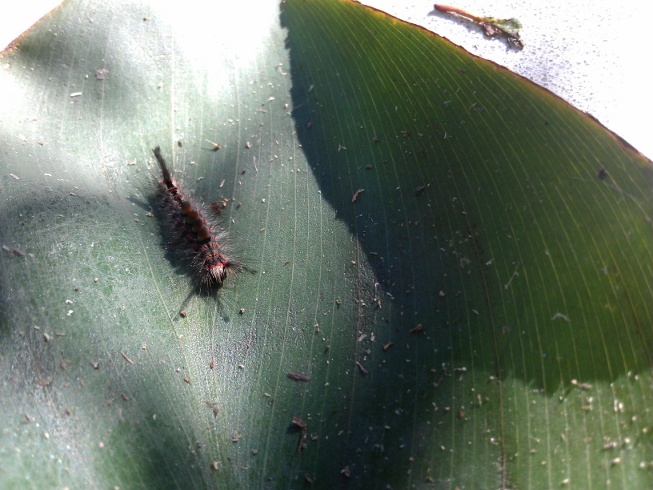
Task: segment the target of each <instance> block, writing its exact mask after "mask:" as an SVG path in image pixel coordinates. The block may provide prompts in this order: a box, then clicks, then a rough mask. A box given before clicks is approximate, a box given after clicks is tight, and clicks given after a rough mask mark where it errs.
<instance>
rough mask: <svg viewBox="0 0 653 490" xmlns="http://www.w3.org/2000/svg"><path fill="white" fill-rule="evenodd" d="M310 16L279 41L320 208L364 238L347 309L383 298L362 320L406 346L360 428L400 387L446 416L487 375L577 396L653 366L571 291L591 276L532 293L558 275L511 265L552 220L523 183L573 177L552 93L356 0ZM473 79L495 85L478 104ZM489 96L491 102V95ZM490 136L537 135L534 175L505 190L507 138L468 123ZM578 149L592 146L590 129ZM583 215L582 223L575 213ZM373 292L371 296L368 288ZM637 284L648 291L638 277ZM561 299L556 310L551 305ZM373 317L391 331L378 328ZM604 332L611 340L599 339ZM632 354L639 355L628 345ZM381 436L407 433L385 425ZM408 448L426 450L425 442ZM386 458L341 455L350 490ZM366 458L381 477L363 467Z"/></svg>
mask: <svg viewBox="0 0 653 490" xmlns="http://www.w3.org/2000/svg"><path fill="white" fill-rule="evenodd" d="M308 9H309V7H306V6H305V5H304V4H302V3H301V2H289V3H287V4H285V5H283V6H282V12H281V16H280V20H281V24H282V26H283V27H284V28H285V29H287V33H288V37H287V39H286V46H287V48H288V50H289V54H290V60H291V66H290V69H289V72H290V74H291V76H292V88H291V95H292V101H293V107H294V110H293V111H292V117H293V119H294V121H295V127H296V132H297V137H298V138H299V141H300V143H301V146H302V149H303V152H304V155H305V156H306V158H307V159H308V163H309V165H310V167H311V169H312V171H313V174H314V176H315V178H316V179H317V181H318V183H319V186H320V189H321V192H322V197H323V198H324V199H325V200H326V201H328V202H329V203H330V205H331V206H333V208H334V209H335V211H336V215H337V217H338V219H340V220H342V221H343V222H344V223H346V224H347V226H348V227H349V230H350V231H351V233H352V234H353V235H354V236H355V237H356V238H357V240H358V241H359V242H360V244H361V245H362V248H363V250H364V251H365V254H366V259H367V262H368V263H369V264H370V265H371V267H372V276H373V277H374V280H373V281H372V282H370V283H368V284H366V285H364V286H363V287H362V290H361V291H359V295H360V296H359V297H358V298H357V300H359V301H370V300H373V299H374V298H382V303H383V310H382V312H380V313H378V314H374V313H371V312H369V314H368V316H367V317H366V320H365V321H368V322H370V324H371V325H372V327H373V329H374V331H375V332H376V333H377V335H379V332H380V336H381V337H382V338H387V339H388V341H390V342H392V344H393V345H395V346H396V345H401V346H409V347H410V351H408V352H407V351H406V350H402V351H400V350H399V349H394V350H393V348H388V350H387V352H385V353H384V354H383V355H382V358H381V360H380V361H379V364H378V365H379V366H381V367H380V370H381V373H380V374H381V375H380V376H378V377H376V378H375V379H376V380H377V381H371V380H369V379H368V380H366V381H363V383H367V385H366V387H367V390H366V391H365V393H367V396H368V398H364V397H361V396H360V395H359V397H358V399H357V403H360V405H357V408H356V409H352V411H354V412H355V414H354V415H352V416H353V417H354V418H355V419H356V422H355V423H353V426H354V427H361V428H367V427H379V426H381V427H382V426H383V425H384V424H387V420H388V412H392V410H393V409H394V408H395V407H396V406H397V405H394V404H392V403H390V404H389V406H386V405H383V403H385V402H383V401H381V400H385V401H386V402H387V401H388V400H392V399H395V400H396V399H399V398H400V395H399V393H400V392H416V393H417V395H416V396H415V400H414V405H410V404H409V409H412V410H415V411H416V412H421V411H424V413H429V409H431V408H432V405H443V404H448V405H450V404H451V400H452V398H451V397H452V392H453V391H454V390H455V383H454V382H453V379H456V378H459V379H462V378H464V377H465V376H466V374H465V373H470V372H476V373H477V376H478V373H482V375H484V376H486V379H485V380H484V383H483V389H482V391H484V392H485V393H492V392H493V390H495V389H498V388H497V387H498V383H499V382H500V380H503V379H505V377H506V376H507V375H508V374H510V375H512V376H515V377H517V378H519V379H522V380H523V381H524V382H525V383H526V384H528V385H531V386H532V387H533V388H534V389H537V390H539V391H540V392H541V393H543V394H547V395H551V394H553V393H554V392H556V390H557V389H558V388H559V387H560V386H562V385H564V386H567V387H569V388H570V389H571V388H574V387H575V386H576V385H572V380H582V381H589V382H594V381H598V380H610V381H612V380H614V379H616V378H617V377H619V376H622V375H624V374H625V370H624V369H623V367H624V366H626V365H627V366H629V368H630V369H631V370H632V372H641V371H642V370H645V369H648V368H650V366H651V352H653V338H652V336H651V332H650V331H649V332H647V331H646V329H645V328H644V327H643V326H642V325H641V324H640V323H641V322H640V321H639V320H635V321H633V322H632V324H631V325H630V326H629V329H630V331H628V332H626V333H623V334H624V337H621V339H620V335H622V332H620V331H619V327H617V325H618V324H619V320H618V319H616V316H615V317H614V318H613V317H611V316H610V315H599V316H597V317H593V313H592V312H591V311H588V310H586V309H584V308H586V306H585V305H587V304H589V303H591V300H590V299H589V298H580V299H579V297H578V295H582V294H586V293H587V291H584V288H585V287H587V284H588V283H587V282H581V281H579V282H577V283H567V282H565V283H563V284H561V285H560V288H559V290H557V291H551V290H544V289H542V290H540V288H539V281H543V283H544V284H551V283H553V281H554V277H553V276H552V274H551V265H549V264H547V263H546V262H543V261H538V262H534V261H533V259H524V260H522V259H521V255H520V248H519V246H518V242H519V241H521V242H523V243H527V242H528V240H530V237H532V236H537V237H540V235H539V234H540V233H543V232H542V231H541V230H540V228H539V226H542V223H544V221H545V220H546V219H547V216H550V215H551V214H553V213H555V212H557V211H556V203H548V202H547V203H546V205H545V206H542V205H541V203H542V202H544V201H541V200H540V198H539V197H538V195H537V192H539V189H540V188H539V187H538V186H537V185H536V184H533V185H532V187H533V189H532V190H531V189H530V187H531V185H530V184H527V187H526V189H524V188H523V187H521V186H522V185H524V182H531V179H535V181H537V179H541V181H542V182H547V183H548V182H550V181H551V179H552V177H553V176H555V177H556V178H559V176H560V174H565V173H569V169H570V168H571V166H572V163H571V162H566V161H565V162H560V161H559V160H560V159H558V161H556V154H555V152H553V151H551V148H550V145H549V143H548V142H549V141H550V138H552V137H553V134H554V133H551V134H548V133H547V131H549V130H550V129H551V126H552V124H550V123H549V118H550V119H551V120H553V119H555V118H556V116H555V111H556V110H560V109H559V108H555V107H554V108H548V109H547V105H551V102H550V100H549V97H548V94H541V95H543V97H542V98H541V99H539V100H536V99H535V98H534V97H531V98H528V96H527V95H526V94H525V89H524V87H526V86H527V85H528V83H527V82H525V81H518V83H515V84H513V82H512V80H513V79H514V78H515V77H514V75H510V77H511V81H510V82H506V79H505V78H503V77H501V76H498V74H497V73H498V72H501V70H500V69H498V70H497V68H496V67H495V66H493V65H492V64H490V63H488V62H485V61H482V60H478V59H475V58H473V57H471V56H468V55H467V54H466V53H464V52H462V51H457V50H453V48H452V47H451V46H450V45H449V44H448V43H447V42H444V41H442V40H438V39H437V38H436V37H435V36H433V35H432V34H425V33H424V32H420V31H419V30H418V29H417V28H415V27H414V26H406V25H403V24H402V23H398V22H395V21H394V20H391V19H389V17H388V16H386V15H385V14H382V13H378V12H376V13H373V14H371V15H370V14H369V13H367V12H366V13H361V11H362V9H360V8H359V7H358V6H353V5H352V6H351V8H350V7H348V6H346V7H343V8H342V9H341V10H339V17H338V19H337V21H336V20H335V19H333V18H329V17H328V16H329V14H328V13H325V10H327V9H321V8H319V7H317V6H315V5H314V6H313V8H312V10H310V13H308ZM334 10H335V9H334ZM309 19H310V20H309ZM377 22H378V23H377ZM424 36H430V37H432V39H433V43H427V44H428V45H429V49H430V51H425V50H424V44H420V43H418V42H415V41H414V38H417V37H419V38H420V39H421V38H423V37H424ZM396 46H401V49H400V50H398V49H395V47H396ZM450 60H453V63H451V62H450ZM452 68H453V69H452ZM520 83H521V84H523V87H522V86H521V85H519V84H520ZM484 85H488V86H491V87H493V88H491V89H489V93H488V94H485V95H486V99H480V97H481V96H480V89H481V88H483V86H484ZM485 90H487V88H486V89H485ZM493 93H494V94H501V96H500V97H497V98H494V97H493ZM520 104H529V105H532V106H533V112H534V113H538V114H546V116H545V117H546V118H547V119H546V121H543V120H541V119H536V120H534V119H532V118H531V117H530V116H527V117H525V118H523V119H519V118H521V117H522V116H520V115H519V114H518V113H517V112H516V111H514V110H513V106H514V105H520ZM455 107H457V109H455ZM461 107H462V109H461ZM454 109H455V110H454ZM563 110H568V111H570V112H572V111H573V110H572V109H570V108H568V107H564V106H563ZM538 111H541V112H538ZM574 112H575V111H574ZM579 117H582V116H579ZM517 120H519V122H518V123H517V122H516V121H517ZM488 121H491V122H489V123H488ZM502 121H503V122H502ZM545 122H546V124H545ZM487 124H492V125H493V126H494V127H497V125H500V124H505V128H504V129H503V130H502V131H503V133H504V134H506V135H509V134H513V133H515V132H516V128H519V130H525V131H528V132H529V133H530V134H533V135H538V136H537V137H534V138H533V142H532V144H533V146H534V148H536V150H535V152H534V153H533V155H534V156H535V158H538V159H542V161H543V162H546V164H544V163H539V164H538V165H539V167H534V166H529V167H528V168H530V167H533V169H532V170H533V173H532V174H531V175H530V176H528V175H526V176H524V179H516V180H511V178H510V176H509V175H508V176H507V175H506V170H505V169H507V168H511V166H513V167H514V166H516V165H521V161H519V160H517V161H509V160H508V159H509V158H510V157H509V156H506V155H505V153H504V152H503V151H502V148H501V145H502V144H505V145H509V144H510V138H509V137H507V138H506V140H505V141H503V140H502V141H493V138H494V136H493V135H490V136H487V137H486V135H485V134H484V133H483V132H482V130H481V129H479V128H484V127H486V125H487ZM514 124H516V126H514ZM579 125H581V126H582V123H580V122H579ZM579 138H588V139H590V140H591V139H592V138H593V136H592V135H589V134H587V133H584V134H582V135H580V136H579ZM606 138H607V139H609V135H607V134H606ZM468 154H469V155H468ZM478 155H482V156H483V157H482V158H479V156H478ZM529 157H530V156H523V158H524V159H526V158H529ZM575 157H577V160H575V164H577V165H578V167H579V168H581V169H582V170H581V171H585V170H586V169H590V170H591V173H595V170H594V168H595V163H594V162H593V157H592V155H588V154H586V153H585V152H584V150H583V149H581V148H580V145H579V147H578V151H577V154H576V155H575ZM512 158H514V157H512ZM554 162H555V163H554ZM577 162H583V163H577ZM585 162H587V163H588V165H587V167H585V166H584V165H585ZM606 164H607V163H606ZM502 166H503V168H502ZM615 171H617V170H616V169H615V168H611V169H610V170H609V172H615ZM621 176H622V177H623V176H624V174H623V173H622V174H621ZM566 182H570V181H566ZM520 187H521V188H520ZM588 188H591V189H593V190H592V191H589V190H587V189H588ZM579 190H582V192H586V193H588V194H589V193H590V192H595V193H596V194H605V193H607V190H606V189H605V188H603V187H601V183H600V181H599V179H598V177H597V178H596V180H592V178H589V179H588V183H587V186H586V187H585V188H584V189H579ZM520 193H523V195H521V194H520ZM513 206H514V207H513ZM547 206H550V208H548V209H547ZM647 208H650V204H647ZM576 212H577V213H578V214H579V215H581V216H583V213H584V212H585V210H583V209H580V208H578V209H577V210H576ZM649 214H650V211H649ZM645 216H647V214H644V216H643V217H645ZM538 223H539V224H538ZM544 233H548V229H547V230H546V231H545V232H544ZM547 236H548V237H550V238H552V241H551V242H549V243H550V245H549V247H550V248H551V250H547V253H548V254H550V256H552V255H554V253H555V258H554V259H551V260H558V261H559V262H557V263H558V264H560V263H562V262H564V261H565V260H566V259H565V257H567V256H568V255H567V254H575V253H577V252H576V249H575V248H574V246H575V244H574V243H566V242H565V237H564V236H562V235H561V234H560V233H559V232H557V233H554V234H553V235H547ZM579 245H580V244H579ZM498 246H500V247H501V248H498ZM542 247H544V245H542ZM553 248H555V252H554V251H553ZM586 251H587V253H591V251H590V250H589V249H586ZM543 253H544V252H543ZM498 254H501V256H499V255H498ZM544 257H546V255H544ZM574 265H575V264H574ZM572 266H573V265H571V264H570V267H572ZM613 266H614V264H613V265H610V267H613ZM581 267H585V266H581ZM580 273H581V274H584V275H585V276H586V277H591V280H592V281H601V278H600V277H599V276H598V274H595V273H594V271H588V269H586V268H582V269H581V272H580ZM535 277H537V278H538V279H534V278H535ZM526 278H528V279H530V280H529V282H528V283H525V282H524V280H525V279H526ZM631 279H632V278H631ZM588 280H589V279H585V281H588ZM374 281H376V282H377V283H378V286H380V290H381V291H382V292H379V293H378V294H376V292H375V291H374V290H373V282H374ZM606 281H607V282H612V285H609V284H607V282H603V284H602V286H601V288H602V292H601V294H604V295H605V300H606V301H609V302H611V303H612V304H614V305H619V308H627V309H630V307H629V306H628V305H629V301H628V293H626V292H624V294H620V293H618V294H612V292H611V291H618V290H621V288H623V290H624V291H625V289H627V288H629V287H632V284H636V282H635V281H634V282H633V283H632V284H631V285H630V286H629V285H627V284H626V283H625V281H623V280H621V278H620V277H619V275H618V274H613V275H609V277H608V278H607V279H606ZM639 282H640V284H641V285H642V286H644V287H646V279H644V280H643V281H639ZM617 283H618V286H617ZM593 288H594V286H590V289H593ZM530 295H535V296H530ZM540 302H542V303H541V304H540ZM555 304H560V305H567V309H566V310H564V311H563V307H562V306H560V308H561V309H560V310H558V311H556V310H555V309H554V310H552V311H551V310H549V308H555V306H552V305H555ZM572 305H573V306H572ZM540 308H541V309H540ZM640 311H642V310H640ZM383 317H385V322H387V323H382V322H380V319H381V318H383ZM588 318H594V319H595V322H594V321H591V320H588ZM588 322H589V323H588ZM590 323H591V324H590ZM420 324H421V328H420ZM597 330H601V334H600V335H599V334H597ZM606 338H610V339H611V340H609V341H608V342H607V343H606ZM631 346H636V352H633V351H632V350H630V351H629V349H631ZM606 347H607V348H606ZM372 358H374V359H377V358H376V357H374V355H372ZM407 363H410V364H409V365H410V368H407ZM376 369H379V368H378V367H377V368H376ZM398 373H400V374H401V376H400V378H401V380H400V381H399V380H397V374H398ZM487 380H492V381H491V382H490V381H487ZM485 381H487V383H485ZM370 385H371V386H370ZM463 399H464V397H463ZM411 403H413V402H411ZM465 403H467V404H469V403H470V400H467V401H466V402H465ZM471 403H472V404H473V401H472V402H471ZM380 404H381V405H383V406H384V408H383V410H379V406H380ZM399 405H400V404H399ZM405 408H406V405H403V406H402V409H405ZM390 418H392V417H390ZM436 418H437V416H436ZM460 419H461V420H464V415H462V416H461V417H460ZM411 420H412V419H411ZM388 425H392V426H393V427H395V426H397V425H399V426H401V425H402V423H401V422H400V421H397V420H393V423H392V424H388ZM405 429H406V430H407V431H408V432H410V431H411V430H412V429H411V428H410V427H405ZM400 432H401V431H400ZM352 437H353V438H354V440H356V438H357V437H359V438H360V440H365V441H369V437H370V434H369V432H366V430H363V429H361V430H360V431H356V436H352ZM380 439H382V438H380ZM395 442H396V441H395ZM378 444H381V442H378ZM406 444H408V445H410V444H415V445H419V443H418V438H416V439H412V440H410V441H409V440H407V441H406ZM355 445H356V442H354V443H353V444H352V446H350V447H348V448H347V450H348V451H353V449H352V447H354V446H355ZM388 446H390V445H386V446H385V449H384V452H383V457H382V458H379V460H378V461H376V462H374V456H373V455H371V453H369V452H368V453H365V456H361V457H357V456H356V457H355V456H354V455H353V454H351V455H350V456H351V458H352V460H353V459H357V460H358V461H359V463H360V466H358V468H357V470H358V473H357V474H358V477H359V478H361V480H357V481H356V485H361V486H365V484H364V483H362V482H363V481H365V477H366V475H367V476H370V475H374V477H373V478H372V481H375V480H374V478H379V480H376V483H379V482H380V481H381V480H382V477H379V475H383V474H385V471H386V468H385V467H384V463H383V461H394V459H393V458H392V454H391V453H390V452H388V451H389V448H388ZM368 447H369V446H368ZM395 456H396V454H395ZM366 464H367V465H369V466H368V469H369V468H374V470H373V471H370V472H368V473H366V472H365V468H366ZM404 469H405V470H406V471H407V470H408V467H406V468H404ZM335 470H336V468H331V471H335ZM394 470H396V468H395V469H394ZM394 470H393V471H394ZM400 473H401V470H399V471H395V473H394V474H400Z"/></svg>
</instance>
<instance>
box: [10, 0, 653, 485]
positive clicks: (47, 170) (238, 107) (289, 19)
mask: <svg viewBox="0 0 653 490" xmlns="http://www.w3.org/2000/svg"><path fill="white" fill-rule="evenodd" d="M205 9H206V7H205V6H202V8H199V7H198V6H197V5H195V4H192V3H191V4H190V5H187V6H184V7H183V8H182V7H178V8H177V9H176V10H167V9H165V8H163V7H158V6H155V5H148V4H146V3H142V2H134V3H129V2H124V1H105V2H94V1H89V2H69V3H66V4H65V5H64V6H62V7H61V8H60V9H59V10H58V11H56V12H54V13H53V14H51V15H50V16H49V17H47V18H46V19H44V20H43V21H41V22H40V23H39V24H38V25H37V26H36V27H35V28H34V29H32V30H31V31H30V32H29V33H28V34H26V35H25V36H24V37H23V38H22V39H21V40H20V42H19V43H18V45H17V48H15V49H14V50H13V51H11V52H8V53H5V54H4V55H3V59H2V64H3V66H4V68H3V70H2V71H1V72H0V86H1V87H2V89H3V94H4V97H3V99H2V102H1V103H0V120H1V121H2V127H1V129H0V138H1V141H2V143H3V149H2V152H1V153H0V168H2V174H1V178H0V186H1V190H2V194H1V195H2V197H1V198H0V206H1V207H0V211H1V212H2V217H3V218H2V220H1V221H0V241H1V242H2V244H3V245H5V248H6V250H5V251H3V252H2V253H3V255H2V257H1V259H0V261H1V262H0V264H1V275H0V278H1V283H0V284H1V285H0V288H1V289H0V298H1V305H0V315H1V316H0V373H2V385H1V387H0V390H1V391H0V410H2V413H3V414H4V417H3V419H2V423H1V425H0V427H1V428H2V431H1V432H0V475H2V476H0V481H1V483H2V484H1V485H0V486H3V487H12V486H14V487H25V486H33V487H38V488H43V487H48V486H52V487H57V488H63V487H69V488H88V487H97V488H100V487H102V488H105V487H110V486H118V487H121V488H135V487H147V488H165V487H182V488H189V487H206V486H209V487H220V488H225V487H228V488H261V487H264V488H298V487H302V486H304V485H311V484H312V485H313V486H314V487H316V488H335V487H338V486H344V485H349V486H352V487H355V488H384V487H386V486H387V485H389V486H392V487H393V488H409V487H411V486H417V487H422V486H424V487H426V488H430V487H433V488H557V487H560V486H567V487H569V488H649V487H650V486H651V485H652V484H653V477H652V472H653V469H652V463H651V459H652V458H651V454H653V453H652V447H651V446H652V441H651V427H652V426H653V417H652V416H651V413H650V406H651V402H652V401H653V400H652V398H653V395H652V393H651V382H652V380H651V372H650V371H651V355H652V352H653V338H652V337H653V331H652V330H651V323H652V322H651V320H652V316H653V310H652V308H651V304H652V303H651V291H652V285H653V266H652V265H651V264H653V260H652V259H653V253H652V248H651V243H652V240H651V239H652V238H653V223H652V222H651V216H652V215H653V210H652V207H653V206H652V202H651V191H650V189H651V184H652V183H653V182H652V181H653V173H652V170H651V169H652V167H651V162H650V161H648V160H646V159H645V158H643V157H642V156H641V155H639V154H637V153H636V152H635V151H634V150H633V149H632V148H630V147H629V146H628V145H627V144H625V143H624V142H623V141H620V140H619V138H617V137H615V136H614V135H613V134H610V133H609V132H607V131H606V130H604V129H603V128H602V127H601V126H600V125H598V124H597V123H596V122H595V121H594V120H592V119H590V118H588V117H587V116H585V115H583V114H581V113H579V112H578V111H576V110H574V109H573V108H571V107H569V106H568V105H567V104H566V103H564V102H562V101H561V100H560V99H557V98H556V97H554V96H553V95H551V94H550V93H548V92H546V91H543V90H541V89H540V88H538V87H536V86H533V85H532V84H530V83H528V82H527V81H525V80H523V79H521V78H519V77H517V76H515V75H514V74H512V73H509V72H507V71H506V70H504V69H502V68H500V67H497V66H494V65H492V64H490V63H488V62H486V61H483V60H479V59H476V58H473V57H471V56H470V55H469V54H467V53H465V52H464V51H462V50H460V49H459V48H457V47H454V46H452V45H451V44H450V43H448V42H447V41H444V40H442V39H440V38H438V37H437V36H434V35H432V34H430V33H427V32H424V31H422V30H420V29H417V28H415V27H414V26H410V25H406V24H404V23H401V22H398V21H396V20H394V19H392V18H389V17H387V16H386V15H384V14H381V13H379V12H375V11H372V10H370V9H367V8H365V7H362V6H360V5H357V4H354V3H350V2H345V1H340V0H338V1H333V0H332V1H317V0H315V1H310V2H302V1H299V0H288V1H287V2H283V3H282V4H281V6H280V7H279V6H276V5H274V4H272V3H270V4H269V5H265V6H263V5H260V3H259V2H239V5H237V6H233V7H230V10H228V11H224V10H222V8H218V7H215V8H214V9H213V10H208V11H207V10H205ZM215 144H220V149H219V150H217V151H211V150H215V146H214V145H215ZM156 145H161V146H162V148H163V153H164V156H166V158H167V159H168V160H169V161H170V162H171V164H172V167H173V171H174V173H175V176H177V177H178V178H180V180H181V181H182V183H183V188H184V192H187V193H188V194H191V195H193V196H195V201H197V202H204V203H206V205H207V209H209V208H208V204H209V203H212V202H223V201H224V202H225V203H226V207H224V208H223V209H222V214H221V220H222V227H224V228H225V229H226V230H227V231H228V232H229V234H230V242H231V248H232V249H233V253H234V254H235V255H236V256H238V257H240V258H241V260H242V261H243V262H244V264H245V265H246V266H247V267H248V268H249V269H251V270H255V271H256V273H254V274H252V273H249V272H243V273H242V274H240V275H239V276H237V277H235V278H229V281H228V284H226V285H225V287H223V288H222V289H221V290H220V291H218V292H217V293H213V294H206V291H197V289H196V288H195V287H194V283H193V277H192V275H191V273H189V271H187V270H186V269H185V268H184V267H183V264H181V263H179V262H178V261H177V260H176V259H175V258H174V256H173V255H171V254H170V253H169V251H168V250H167V248H168V245H169V244H167V243H166V240H167V238H166V236H164V235H163V234H162V231H161V228H160V226H159V224H158V223H157V222H156V221H155V219H154V218H152V217H150V214H151V213H150V211H151V210H152V208H153V206H156V202H155V200H154V198H153V196H154V194H155V190H156V183H157V181H158V179H160V176H159V175H158V169H157V168H156V166H155V165H156V164H155V162H154V159H153V157H152V153H151V148H153V147H154V146H156ZM181 311H184V312H185V316H182V315H181V314H180V312H181ZM288 373H291V374H290V376H289V374H288ZM297 375H299V377H298V376H297ZM303 376H306V377H308V378H310V381H301V379H303ZM291 378H294V379H291ZM294 417H297V418H295V419H294V420H295V422H293V418H294ZM304 425H305V427H304Z"/></svg>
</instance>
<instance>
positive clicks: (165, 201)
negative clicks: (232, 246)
mask: <svg viewBox="0 0 653 490" xmlns="http://www.w3.org/2000/svg"><path fill="white" fill-rule="evenodd" d="M152 151H153V152H154V156H155V157H156V160H157V162H159V167H161V172H162V173H163V181H162V182H161V183H160V184H159V187H158V193H157V201H158V209H157V210H156V211H157V214H158V217H159V220H160V221H161V224H162V228H163V230H164V232H165V233H166V235H167V238H168V240H169V243H170V244H171V245H172V246H173V247H174V249H175V251H176V252H177V255H178V256H179V257H180V258H181V259H182V260H183V261H184V262H185V263H186V264H187V266H188V268H189V269H190V271H191V272H192V273H193V275H194V276H195V277H196V278H197V282H198V283H199V285H200V286H206V287H209V288H219V287H220V286H222V283H223V282H224V280H225V279H226V278H227V277H228V276H229V275H230V274H231V273H234V272H238V271H239V270H240V269H241V266H240V265H239V264H237V263H235V262H234V261H232V260H230V259H229V258H227V256H226V255H225V253H224V250H223V246H222V245H221V242H223V240H224V238H225V232H216V231H214V229H213V227H212V226H211V223H209V222H208V221H207V220H206V218H205V217H204V215H203V214H202V209H201V207H200V206H198V205H194V204H192V203H191V201H190V200H189V199H188V198H187V197H186V196H185V195H184V193H183V192H181V190H180V189H179V187H178V185H177V182H176V181H175V180H174V179H173V178H172V176H171V175H170V170H169V169H168V166H167V165H166V162H165V160H164V159H163V156H162V155H161V148H160V147H159V146H157V147H156V148H154V150H152Z"/></svg>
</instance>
